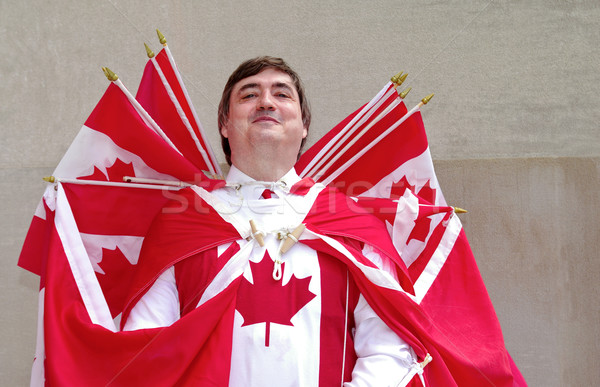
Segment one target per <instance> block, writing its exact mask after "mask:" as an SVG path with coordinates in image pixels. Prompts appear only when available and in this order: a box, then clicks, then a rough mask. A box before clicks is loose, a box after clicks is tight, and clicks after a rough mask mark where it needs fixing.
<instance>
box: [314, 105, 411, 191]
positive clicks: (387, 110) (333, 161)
mask: <svg viewBox="0 0 600 387" xmlns="http://www.w3.org/2000/svg"><path fill="white" fill-rule="evenodd" d="M398 105H399V103H398V102H396V101H394V102H393V103H392V104H390V106H388V107H387V108H385V110H384V111H382V112H381V113H380V114H379V115H378V116H377V117H375V119H374V120H373V121H371V122H370V123H369V125H367V126H366V127H365V128H363V129H362V130H361V131H360V132H359V133H358V134H357V135H356V136H354V137H353V138H352V140H350V141H349V142H348V143H347V144H346V146H344V148H342V150H341V151H339V152H338V153H337V154H335V155H334V156H333V158H332V159H331V160H329V162H328V163H327V164H326V165H325V166H324V167H323V168H321V170H320V171H319V172H318V173H317V174H316V175H315V180H316V179H319V178H320V177H321V176H323V175H324V174H325V172H326V171H327V170H328V169H329V168H331V166H332V165H333V163H335V162H336V161H337V160H338V159H339V158H340V157H342V156H343V155H344V154H345V153H346V152H347V151H348V149H350V148H351V147H352V146H353V145H354V144H356V142H357V141H358V140H360V138H361V137H362V136H364V135H365V133H367V131H368V130H369V129H371V128H372V127H373V126H374V125H375V124H376V123H378V122H379V121H380V120H381V119H382V118H383V117H385V116H386V115H387V114H388V113H389V112H390V111H391V110H392V109H394V108H395V107H396V106H398ZM315 169H316V167H315Z"/></svg>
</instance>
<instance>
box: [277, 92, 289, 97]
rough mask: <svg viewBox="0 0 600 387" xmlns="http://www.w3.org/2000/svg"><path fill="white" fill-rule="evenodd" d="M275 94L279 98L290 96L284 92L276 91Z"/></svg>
mask: <svg viewBox="0 0 600 387" xmlns="http://www.w3.org/2000/svg"><path fill="white" fill-rule="evenodd" d="M277 96H278V97H280V98H290V96H289V95H288V94H286V93H277Z"/></svg>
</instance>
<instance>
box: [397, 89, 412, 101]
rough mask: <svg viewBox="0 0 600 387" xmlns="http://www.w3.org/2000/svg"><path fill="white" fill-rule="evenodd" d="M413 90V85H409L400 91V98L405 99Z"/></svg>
mask: <svg viewBox="0 0 600 387" xmlns="http://www.w3.org/2000/svg"><path fill="white" fill-rule="evenodd" d="M411 90H412V87H407V88H406V89H404V91H403V92H402V93H400V94H399V95H400V98H402V99H404V98H405V97H406V95H407V94H408V93H410V91H411Z"/></svg>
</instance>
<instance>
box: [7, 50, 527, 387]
mask: <svg viewBox="0 0 600 387" xmlns="http://www.w3.org/2000/svg"><path fill="white" fill-rule="evenodd" d="M163 43H164V42H163ZM149 56H150V55H149ZM109 75H110V74H109ZM111 80H112V81H113V82H112V83H111V84H110V85H109V87H108V89H107V90H106V92H105V94H104V96H103V97H102V99H101V100H100V101H99V103H98V105H97V106H96V108H95V109H94V111H93V112H92V114H91V115H90V117H89V118H88V120H87V121H86V122H85V124H84V126H83V127H82V129H81V130H80V132H79V134H78V135H77V137H76V138H75V140H74V141H73V143H72V145H71V147H70V148H69V149H68V151H67V153H66V154H65V156H64V157H63V159H62V160H61V162H60V163H59V165H58V167H57V168H56V170H55V172H54V173H53V175H54V176H55V177H56V179H57V181H55V182H54V184H52V185H49V186H48V188H47V190H46V192H45V194H44V197H43V198H42V201H41V203H40V205H39V206H38V209H37V210H36V213H35V215H34V218H33V220H32V224H31V226H30V229H29V232H28V234H27V237H26V240H25V243H24V246H23V250H22V252H21V256H20V258H19V265H20V266H21V267H23V268H26V269H28V270H30V271H32V272H34V273H36V274H39V275H40V277H41V280H40V324H39V325H38V344H37V348H36V358H35V361H34V367H33V372H32V385H42V384H44V382H46V383H47V384H50V385H71V384H77V383H81V382H86V383H87V384H88V385H109V384H110V385H131V384H132V383H134V382H135V381H136V380H137V379H136V378H138V377H139V375H141V374H144V373H146V372H148V371H149V370H152V372H153V375H154V376H153V378H154V380H156V381H157V383H158V384H157V385H176V384H179V385H198V384H200V385H203V384H202V383H204V385H223V384H224V383H225V384H226V382H225V380H226V379H220V378H221V377H222V375H227V374H228V373H227V369H228V364H227V363H226V362H225V363H224V362H222V361H219V360H218V359H222V358H226V357H227V356H228V354H227V353H222V352H227V348H228V345H230V341H231V332H230V330H227V329H224V328H223V327H227V326H230V324H228V321H230V319H232V318H233V314H232V310H233V309H232V307H231V305H232V302H234V294H235V289H236V286H237V285H239V284H238V282H237V281H234V282H232V283H227V284H225V285H223V286H222V287H221V288H219V289H217V290H216V291H214V292H213V293H212V298H209V299H207V300H206V302H204V303H203V304H202V305H201V306H199V307H198V308H197V312H196V311H195V313H190V314H188V315H187V316H186V317H185V318H182V319H181V320H179V321H178V322H176V323H175V324H173V325H172V326H170V327H167V328H163V329H149V330H141V331H133V332H119V331H118V326H119V324H118V320H119V318H120V314H121V312H122V311H123V307H124V305H125V304H126V303H127V300H126V299H125V297H126V295H128V294H136V289H132V288H131V286H132V278H133V277H134V276H133V273H134V272H135V269H136V264H137V259H138V257H139V254H140V249H141V246H142V243H143V241H144V238H145V237H146V235H147V232H148V229H149V228H150V224H151V222H152V220H153V218H154V217H155V215H156V214H158V213H159V211H160V209H161V208H162V207H163V206H164V204H165V203H166V202H167V201H168V200H170V199H176V200H183V196H178V193H177V190H178V189H179V187H180V186H183V185H189V184H196V185H199V186H201V187H204V188H207V189H208V190H210V189H212V188H213V187H215V186H219V185H220V184H223V182H222V181H221V180H211V179H209V178H207V177H206V176H205V172H208V175H209V176H212V177H215V176H217V175H220V174H221V172H220V169H219V166H218V164H217V162H216V158H215V157H214V153H213V152H212V150H211V148H210V144H209V143H208V141H207V139H206V136H205V135H204V133H203V129H202V127H201V125H200V123H199V121H198V119H197V116H196V113H195V111H194V108H193V106H192V104H191V102H190V99H189V95H188V93H187V91H186V90H185V87H184V86H183V82H182V81H181V75H180V74H179V72H178V70H177V67H176V66H175V63H174V61H173V58H172V56H171V54H170V52H169V51H168V48H167V47H166V46H165V48H164V49H163V50H161V52H160V53H159V54H158V55H157V56H156V57H155V58H151V59H150V60H149V61H148V64H147V66H146V69H145V71H144V76H143V78H142V82H141V84H140V87H139V89H138V93H137V96H136V98H135V99H134V98H133V97H132V96H131V94H129V92H128V91H127V90H126V89H125V88H124V86H123V85H122V83H120V81H119V80H117V79H116V77H115V78H112V79H111ZM398 83H400V82H398V78H397V79H396V81H395V82H390V83H388V84H387V85H386V86H385V87H384V88H383V89H382V90H381V92H380V93H378V95H377V96H376V97H375V98H374V99H373V100H372V101H370V102H369V103H367V104H366V105H364V106H363V107H361V108H360V109H358V110H357V111H355V112H354V113H352V114H351V115H350V116H348V117H347V118H346V119H344V120H343V121H342V122H341V123H340V124H338V125H337V126H336V127H335V128H333V129H332V130H331V131H330V132H329V133H328V134H327V135H326V136H324V138H323V139H321V140H320V141H319V142H317V143H316V144H315V145H314V146H313V147H311V148H310V149H308V150H307V151H306V152H305V153H304V155H303V156H302V158H301V159H300V160H299V161H298V163H297V165H296V170H297V171H298V172H299V174H300V175H301V176H310V177H313V178H314V179H315V180H318V181H321V182H324V183H325V184H327V185H330V186H334V187H337V188H339V189H340V190H341V191H342V192H344V193H346V194H348V195H349V196H351V197H354V199H355V201H356V203H357V205H358V206H359V207H360V208H361V209H362V210H364V209H367V210H368V211H370V212H372V213H373V214H374V215H376V216H377V217H378V218H380V219H381V221H382V222H384V224H386V225H387V229H388V231H389V234H390V237H391V239H392V242H393V246H394V248H395V249H396V250H397V252H398V253H399V255H400V256H401V257H402V259H403V261H404V263H405V264H406V267H407V268H408V275H409V276H410V278H411V280H412V286H411V289H410V292H412V291H413V289H414V295H411V297H413V298H414V300H415V302H416V303H417V304H419V305H420V308H422V311H423V313H425V314H426V315H428V316H429V319H430V320H428V321H433V324H432V325H431V331H430V332H429V333H428V335H430V337H429V338H428V339H427V340H425V342H426V343H431V342H433V343H435V342H437V343H440V342H443V343H445V344H444V346H445V347H444V348H445V352H444V355H443V356H442V355H439V352H437V350H434V349H432V353H435V354H436V356H440V357H443V358H441V359H436V358H435V356H434V359H433V362H436V361H438V362H440V363H439V364H443V367H437V366H436V367H431V366H428V367H425V369H424V380H425V381H426V382H427V384H431V385H456V384H459V385H460V384H461V382H462V381H468V380H482V381H484V382H489V384H490V385H507V381H510V380H512V378H513V377H514V380H515V382H514V383H515V385H525V382H524V380H522V377H521V376H520V374H519V372H518V369H516V367H515V366H514V363H512V360H511V359H510V356H509V355H508V353H507V352H506V349H505V347H504V342H503V339H502V334H501V330H500V326H499V324H498V321H497V318H496V316H495V313H494V310H493V307H492V305H491V303H490V300H489V297H488V295H487V292H486V290H485V287H484V285H483V282H482V280H481V277H480V275H479V271H478V269H477V266H476V264H475V261H474V259H473V256H472V254H471V251H470V248H469V245H468V242H467V240H466V237H465V235H464V231H463V230H462V226H461V224H460V221H459V219H458V217H457V216H456V215H455V213H454V209H453V208H451V207H448V206H447V204H446V202H445V200H444V197H443V195H442V193H441V190H440V188H439V184H438V182H437V179H436V177H435V173H434V170H433V164H432V161H431V156H430V153H429V148H428V144H427V139H426V136H425V131H424V126H423V122H422V119H421V116H420V113H419V111H418V110H419V108H420V107H421V106H422V104H420V105H418V106H417V107H416V108H414V109H411V110H410V111H408V110H407V109H406V107H405V105H404V103H403V101H402V100H401V99H400V98H399V97H398V93H397V91H396V87H397V86H398ZM424 102H425V101H424ZM123 180H127V181H134V182H138V183H131V182H129V183H124V182H123ZM140 182H141V183H140ZM143 183H144V184H143ZM183 204H185V205H189V204H191V203H182V205H183ZM207 216H208V215H207ZM213 238H217V239H218V237H217V236H213ZM366 286H371V285H368V284H367V285H366ZM373 286H374V285H373ZM376 293H377V292H376ZM206 316H212V318H209V319H206ZM465 316H468V317H465ZM223 343H225V344H226V345H222V344H223ZM227 343H229V344H227ZM448 348H450V350H448ZM106 359H111V360H110V361H108V362H107V361H106ZM167 359H169V366H168V367H164V364H165V361H166V360H167ZM176 359H178V360H177V361H176ZM465 369H470V370H473V369H475V370H477V372H479V374H478V375H477V377H476V378H473V375H461V372H464V370H465ZM440 370H445V371H443V372H441V371H440ZM158 381H160V382H158Z"/></svg>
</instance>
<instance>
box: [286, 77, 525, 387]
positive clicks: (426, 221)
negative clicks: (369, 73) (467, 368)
mask: <svg viewBox="0 0 600 387" xmlns="http://www.w3.org/2000/svg"><path fill="white" fill-rule="evenodd" d="M391 90H393V87H392V85H391V84H388V85H386V86H385V87H384V88H383V89H382V90H381V92H380V93H379V94H378V95H377V96H376V97H375V98H374V99H373V100H372V101H370V102H369V103H368V104H367V105H365V106H363V107H362V108H361V109H359V110H357V111H355V112H354V113H352V114H351V115H350V116H348V117H347V118H346V119H344V120H343V121H342V122H341V123H340V124H338V125H337V126H336V127H335V128H334V129H333V130H332V131H331V132H330V133H328V134H327V135H326V136H325V137H324V138H323V139H321V140H320V141H319V142H317V143H316V144H315V145H314V147H313V148H311V149H309V150H308V151H307V152H306V153H304V155H303V156H302V157H301V159H300V160H299V162H298V164H297V165H296V169H297V170H299V171H302V172H301V173H302V174H304V175H306V174H308V175H312V176H315V178H316V179H320V180H321V181H323V182H326V183H328V184H330V185H333V186H335V187H338V188H340V189H341V190H342V191H344V192H345V193H347V194H348V195H350V196H354V197H356V201H357V203H358V204H359V205H361V206H362V207H363V208H366V209H368V210H370V211H371V212H372V213H374V214H375V215H376V216H378V217H379V218H380V219H381V220H382V221H384V222H385V223H386V224H387V226H388V231H389V233H390V237H391V238H392V241H393V243H394V246H395V248H396V250H397V251H398V253H399V254H400V256H401V257H402V259H403V261H404V263H405V264H406V266H407V267H408V272H409V275H410V277H411V279H412V281H413V286H414V295H415V300H416V302H417V303H418V304H420V306H421V307H422V308H423V310H424V311H425V312H427V313H428V314H429V316H430V317H431V318H432V319H433V322H434V329H432V331H431V332H430V334H431V335H432V337H433V338H434V340H438V342H449V343H450V345H452V346H453V352H454V353H453V354H452V357H453V359H450V358H445V359H443V360H441V359H438V362H442V363H446V365H447V367H448V368H447V370H448V371H443V372H440V371H439V370H440V368H439V367H436V366H434V365H432V366H429V367H426V368H425V379H426V380H427V381H428V382H429V383H431V385H445V384H446V383H448V374H447V373H446V372H449V373H451V374H452V373H453V372H455V374H452V378H453V379H454V380H455V382H456V383H457V384H458V385H463V383H461V381H465V382H466V381H471V382H472V381H473V380H474V379H473V375H461V374H460V371H456V370H460V369H461V367H452V362H456V361H458V362H463V363H465V364H470V365H472V366H473V367H474V368H475V369H476V370H478V372H479V373H480V381H481V383H483V384H490V385H507V384H510V383H514V385H519V386H524V385H526V383H525V380H524V379H523V377H522V375H521V374H520V372H519V370H518V368H517V367H516V366H515V364H514V362H513V361H512V359H511V358H510V355H509V354H508V352H507V351H506V347H505V345H504V340H503V337H502V331H501V328H500V324H499V322H498V319H497V317H496V314H495V311H494V308H493V306H492V303H491V301H490V299H489V296H488V294H487V291H486V289H485V286H484V284H483V280H482V278H481V275H480V273H479V270H478V268H477V264H476V262H475V259H474V257H473V254H472V252H471V249H470V247H469V243H468V241H467V238H466V235H465V233H464V231H463V229H462V225H461V223H460V220H459V219H458V216H456V215H455V214H454V209H453V208H452V207H448V206H447V204H446V201H445V199H444V196H443V194H442V192H441V189H440V186H439V183H438V180H437V177H436V175H435V171H434V168H433V162H432V159H431V154H430V151H429V146H428V142H427V137H426V134H425V128H424V125H423V121H422V117H421V114H420V112H419V111H418V110H415V109H413V110H411V111H410V112H408V113H407V110H406V108H404V104H403V103H402V102H401V101H398V102H396V104H395V105H394V102H393V99H399V98H398V97H397V95H395V94H396V93H390V91H391ZM381 112H384V114H381ZM380 114H381V115H380ZM360 117H363V118H365V117H366V118H365V119H364V120H361V118H360ZM374 121H375V122H374ZM353 126H354V127H353ZM392 126H397V127H396V128H394V129H391V127H392ZM365 127H368V128H369V130H371V129H372V130H373V132H372V133H371V134H370V135H368V136H367V135H363V136H361V132H362V129H363V128H365ZM348 128H350V129H348ZM390 129H391V130H390ZM345 130H349V131H350V132H351V133H352V134H350V135H347V136H345V137H344V136H341V135H340V133H343V132H344V131H345ZM357 137H358V138H357ZM344 141H346V143H345V144H344V143H343V142H344ZM340 142H342V144H340ZM336 144H337V146H336ZM331 148H335V149H342V150H344V149H346V150H347V153H344V154H341V155H338V156H337V160H335V161H333V162H332V161H331V160H332V157H335V156H332V155H331V154H329V155H328V153H327V152H326V149H331ZM358 154H360V157H356V156H357V155H358ZM327 157H329V159H327ZM318 158H321V159H322V160H329V161H328V162H326V161H319V160H316V159H318ZM314 165H317V166H319V165H325V166H326V167H324V168H322V169H321V171H322V172H315V171H317V170H318V168H314V167H312V169H311V166H314ZM457 359H458V360H457ZM433 361H434V362H435V361H436V360H435V359H434V360H433ZM442 368H444V367H442ZM456 372H458V373H456ZM483 384H482V385H483Z"/></svg>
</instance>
